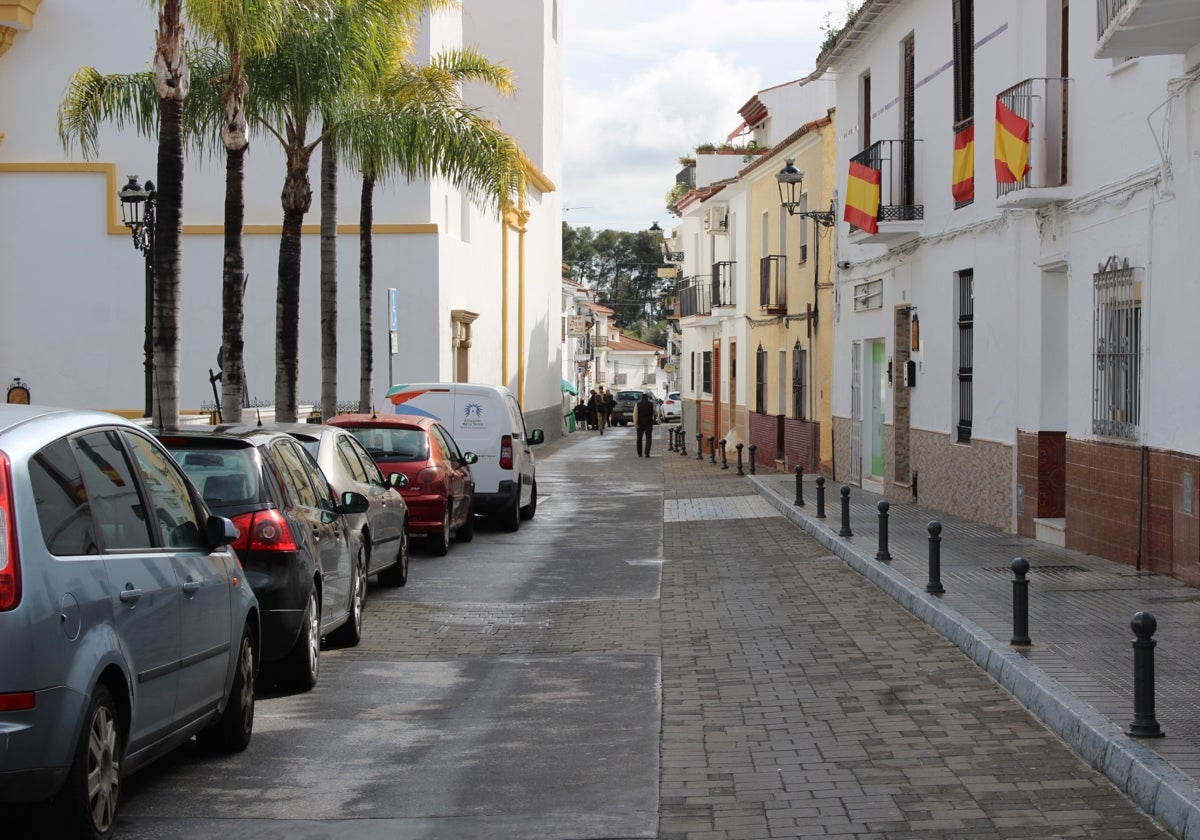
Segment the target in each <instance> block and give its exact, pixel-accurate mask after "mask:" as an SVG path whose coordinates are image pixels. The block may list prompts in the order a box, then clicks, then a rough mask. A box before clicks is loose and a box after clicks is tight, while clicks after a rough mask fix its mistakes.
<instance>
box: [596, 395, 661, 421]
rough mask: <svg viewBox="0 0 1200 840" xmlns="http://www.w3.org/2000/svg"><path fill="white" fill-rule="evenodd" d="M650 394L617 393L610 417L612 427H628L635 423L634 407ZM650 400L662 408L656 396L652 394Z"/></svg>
mask: <svg viewBox="0 0 1200 840" xmlns="http://www.w3.org/2000/svg"><path fill="white" fill-rule="evenodd" d="M643 393H646V394H650V392H649V391H617V392H616V394H614V396H615V397H616V400H617V401H616V402H615V403H614V404H613V409H612V413H611V414H610V415H609V417H608V422H609V425H610V426H618V425H620V426H628V425H629V424H630V423H632V422H633V407H634V406H635V405H637V402H638V400H640V399H641V398H642V394H643ZM650 400H651V402H653V403H654V404H655V405H656V406H660V410H661V406H662V400H660V399H659V398H658V397H657V396H655V395H654V394H650Z"/></svg>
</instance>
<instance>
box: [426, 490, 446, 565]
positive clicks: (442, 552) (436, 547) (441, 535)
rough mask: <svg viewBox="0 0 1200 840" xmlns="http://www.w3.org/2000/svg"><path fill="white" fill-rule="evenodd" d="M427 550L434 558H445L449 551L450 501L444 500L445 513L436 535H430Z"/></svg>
mask: <svg viewBox="0 0 1200 840" xmlns="http://www.w3.org/2000/svg"><path fill="white" fill-rule="evenodd" d="M426 539H427V540H428V541H429V550H430V551H431V552H432V553H433V556H434V557H445V556H446V552H447V551H449V550H450V500H449V499H447V500H446V512H445V513H444V514H443V515H442V527H441V530H439V531H438V532H437V533H436V534H430V535H429V536H428V537H426Z"/></svg>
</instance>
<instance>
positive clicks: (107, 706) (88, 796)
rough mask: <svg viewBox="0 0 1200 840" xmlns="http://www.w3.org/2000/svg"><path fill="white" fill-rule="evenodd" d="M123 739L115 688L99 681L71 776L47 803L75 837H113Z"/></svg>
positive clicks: (52, 812) (89, 707)
mask: <svg viewBox="0 0 1200 840" xmlns="http://www.w3.org/2000/svg"><path fill="white" fill-rule="evenodd" d="M124 749H125V739H124V737H123V735H122V732H121V719H120V717H118V716H117V705H116V702H115V701H114V700H113V696H112V693H111V692H109V690H108V688H107V687H105V686H103V685H97V686H96V691H95V693H94V694H93V695H92V702H91V705H90V706H88V713H87V718H86V719H85V721H84V726H83V732H82V733H81V734H80V736H79V743H78V744H77V745H76V746H75V758H74V760H73V761H72V762H71V769H70V771H69V772H68V773H67V781H66V783H65V784H64V785H63V787H62V789H61V790H60V791H59V792H58V794H57V796H56V797H55V799H54V800H53V801H52V802H51V804H50V807H49V814H50V819H51V820H56V821H58V822H59V823H60V824H61V828H62V833H63V834H64V835H69V836H71V837H91V838H97V840H99V838H106V837H111V836H112V833H113V828H114V826H115V825H116V821H117V805H118V804H119V802H120V798H121V759H122V757H123V752H124Z"/></svg>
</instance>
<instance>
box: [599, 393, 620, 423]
mask: <svg viewBox="0 0 1200 840" xmlns="http://www.w3.org/2000/svg"><path fill="white" fill-rule="evenodd" d="M601 391H604V389H603V388H602V389H601ZM616 406H617V398H616V397H615V396H613V392H612V391H604V423H605V425H610V424H611V423H612V416H613V409H614V408H616Z"/></svg>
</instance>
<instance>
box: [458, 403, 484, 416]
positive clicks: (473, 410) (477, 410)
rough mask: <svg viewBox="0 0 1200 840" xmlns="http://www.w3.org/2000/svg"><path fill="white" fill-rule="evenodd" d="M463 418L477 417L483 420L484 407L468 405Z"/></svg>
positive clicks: (475, 404)
mask: <svg viewBox="0 0 1200 840" xmlns="http://www.w3.org/2000/svg"><path fill="white" fill-rule="evenodd" d="M463 416H464V417H477V418H480V419H482V418H483V406H482V405H480V404H479V403H467V404H466V405H465V406H464V407H463Z"/></svg>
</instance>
